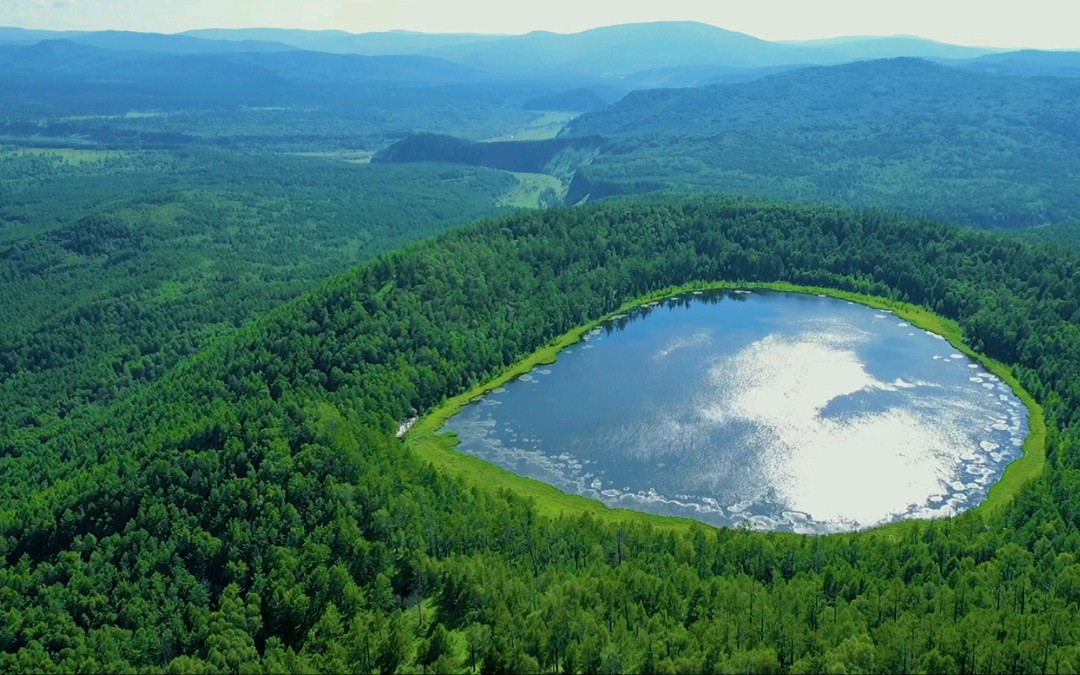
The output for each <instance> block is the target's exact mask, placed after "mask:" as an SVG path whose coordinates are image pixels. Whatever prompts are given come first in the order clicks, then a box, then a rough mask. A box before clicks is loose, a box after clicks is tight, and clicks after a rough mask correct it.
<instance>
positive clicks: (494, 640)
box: [0, 195, 1080, 673]
mask: <svg viewBox="0 0 1080 675" xmlns="http://www.w3.org/2000/svg"><path fill="white" fill-rule="evenodd" d="M1078 263H1080V258H1078V257H1077V255H1076V254H1075V253H1070V252H1068V251H1066V250H1063V249H1062V250H1056V249H1051V248H1049V247H1045V246H1033V245H1029V244H1027V243H1024V242H1020V241H1010V240H1006V239H1004V238H1001V237H998V236H994V235H990V234H984V233H979V232H974V231H968V230H963V229H959V228H956V227H951V226H946V225H940V224H933V223H927V222H919V221H913V220H909V219H902V218H898V217H895V216H887V215H882V214H877V213H854V212H850V211H844V210H839V209H833V208H824V207H811V206H797V207H796V206H789V205H783V204H777V203H769V202H757V201H746V200H732V199H722V198H715V197H701V196H693V195H676V196H664V197H656V198H652V199H648V200H645V199H635V200H622V201H614V202H609V203H604V204H600V205H594V206H589V207H585V208H577V209H571V210H552V211H545V212H534V213H526V214H521V215H515V216H512V217H508V218H504V219H502V220H497V221H488V222H485V223H482V224H479V225H476V226H471V227H468V228H465V229H462V230H458V231H455V232H452V233H449V234H444V235H441V236H439V237H437V238H435V239H433V240H429V241H425V242H421V243H418V244H413V245H410V246H408V247H406V248H405V249H403V250H401V251H398V252H394V253H389V254H385V255H383V256H382V257H380V258H378V259H377V260H375V261H374V262H372V263H370V264H367V265H365V266H363V267H361V268H359V269H357V270H355V271H354V272H351V273H349V274H347V275H345V276H342V277H339V278H336V279H335V280H333V281H332V282H330V283H328V284H326V285H325V286H323V287H321V288H320V289H319V290H317V291H316V292H314V293H311V294H308V295H306V296H303V297H302V298H300V299H298V300H296V301H294V302H292V303H290V304H288V305H286V306H284V307H282V308H280V309H278V310H275V311H274V312H272V313H270V314H268V315H265V316H263V317H261V318H259V319H257V320H255V321H253V322H252V323H250V324H248V325H247V326H245V327H243V328H241V329H240V330H239V331H237V332H236V333H234V334H232V335H229V336H225V337H223V338H221V339H219V340H216V341H214V342H213V343H212V344H211V345H210V347H209V348H208V349H207V350H205V351H203V352H201V353H199V354H198V355H197V356H195V357H194V358H192V359H189V360H187V361H185V362H184V363H182V364H181V365H179V366H178V367H177V368H175V369H173V370H172V371H170V372H169V373H168V374H167V375H165V377H164V378H163V379H162V380H161V381H160V382H159V383H156V384H154V385H151V386H148V387H146V388H143V389H140V390H138V391H135V392H133V393H131V394H130V395H129V396H127V397H126V398H124V399H122V400H119V401H118V402H116V403H115V404H113V405H111V406H109V407H108V408H107V409H106V410H103V411H102V412H101V414H100V415H97V416H95V417H94V418H92V419H87V418H81V419H72V420H70V421H67V422H66V423H64V424H61V425H59V426H57V427H54V428H51V429H49V430H48V432H40V433H35V432H34V431H33V430H28V431H26V432H25V433H21V434H18V435H16V436H13V437H11V438H9V439H7V440H5V441H4V443H3V445H2V446H0V555H2V556H3V558H4V565H3V566H2V567H0V576H2V577H3V579H2V583H0V588H2V589H5V590H4V592H0V613H2V615H3V616H4V621H3V622H2V623H0V669H3V670H22V671H46V670H52V669H60V670H65V671H69V670H76V669H81V670H109V671H119V670H128V669H140V670H147V669H164V670H165V671H166V672H199V671H203V672H220V671H226V670H228V671H239V670H243V671H250V672H256V671H265V672H285V671H292V672H304V671H325V672H345V671H353V670H355V671H359V672H375V671H378V672H384V673H387V672H397V671H407V672H413V671H418V670H422V669H427V670H431V671H434V672H446V671H455V670H456V671H463V670H472V669H481V670H483V671H485V672H504V671H514V672H529V671H546V672H551V671H565V672H589V673H592V672H617V671H630V672H649V671H654V672H704V671H739V672H774V671H782V672H813V671H821V670H830V671H832V672H883V671H884V672H894V671H895V672H942V671H956V672H1048V671H1070V670H1075V669H1077V668H1080V649H1078V647H1077V645H1078V644H1080V622H1078V621H1077V619H1076V616H1077V609H1078V604H1077V603H1080V563H1078V562H1077V555H1080V532H1078V530H1077V528H1078V525H1080V500H1078V499H1077V497H1076V495H1077V494H1080V472H1078V466H1077V463H1078V462H1077V457H1076V450H1077V442H1078V438H1080V377H1078V375H1080V373H1078V368H1080V329H1078V328H1077V325H1078V324H1080V278H1078V274H1080V272H1078V270H1080V265H1078ZM722 279H729V280H747V281H754V280H759V281H772V280H783V281H790V282H793V283H800V284H808V285H819V286H828V287H833V288H838V289H846V290H852V291H858V292H862V293H868V294H873V295H878V296H882V297H886V298H895V299H901V300H906V301H910V302H912V303H916V304H919V305H922V306H925V307H928V308H930V309H932V310H934V311H936V312H938V313H940V314H942V315H944V316H947V317H950V318H953V319H955V320H956V321H958V322H959V324H960V325H961V326H962V327H963V330H964V333H965V337H966V339H967V341H968V343H969V344H970V345H972V346H973V347H975V348H976V349H979V350H981V351H984V352H985V353H987V354H989V355H990V356H993V357H994V358H997V359H999V360H1001V361H1004V362H1006V363H1009V364H1011V365H1012V367H1013V369H1014V372H1015V373H1016V374H1017V375H1018V376H1019V378H1020V380H1021V381H1022V383H1023V384H1024V386H1025V387H1026V388H1027V389H1028V390H1029V391H1031V392H1032V393H1033V394H1034V395H1035V396H1036V397H1037V398H1038V399H1039V400H1040V401H1041V402H1042V403H1043V404H1044V406H1045V410H1046V416H1047V420H1048V423H1049V429H1048V435H1047V454H1048V460H1047V468H1046V470H1045V471H1044V473H1043V474H1042V475H1040V476H1039V477H1038V478H1037V479H1036V480H1034V481H1032V482H1031V483H1029V484H1028V485H1027V486H1026V487H1025V488H1024V489H1023V491H1022V492H1021V493H1020V495H1019V496H1018V497H1017V499H1016V501H1015V503H1014V504H1012V505H1011V507H1010V508H1008V509H1005V510H1003V511H1001V512H998V513H995V514H993V515H984V514H981V513H980V512H979V511H978V510H977V509H976V510H975V511H973V512H970V513H968V514H966V515H964V516H962V517H959V518H956V519H950V520H944V521H940V522H927V523H915V524H912V525H911V526H910V527H905V528H903V529H897V530H888V529H887V530H884V531H882V532H867V533H861V534H857V535H851V536H841V537H827V538H804V537H797V536H786V535H777V534H774V535H766V534H760V533H750V532H745V531H735V530H713V529H710V528H707V527H704V526H695V527H690V528H684V529H681V530H667V529H665V530H658V529H656V528H655V527H652V526H648V525H640V524H627V525H626V526H620V525H619V524H617V523H615V524H611V523H605V522H600V521H598V520H597V519H595V518H592V517H590V516H580V515H578V514H575V513H566V514H564V515H562V516H560V517H551V516H547V515H541V514H539V513H538V512H537V511H536V509H535V506H534V505H533V504H531V503H530V502H529V501H528V500H525V499H523V498H520V497H518V496H515V495H514V494H512V493H507V492H502V493H494V492H492V491H490V490H485V489H483V488H480V487H476V486H472V485H468V484H466V483H464V482H462V481H460V480H459V479H456V478H452V477H450V476H449V475H448V474H446V473H445V472H443V471H441V470H440V469H439V467H437V466H434V465H430V464H425V463H424V462H422V461H420V460H419V459H418V457H417V456H415V455H414V454H413V453H411V452H410V451H409V450H408V449H407V448H405V447H403V446H402V445H401V443H400V442H399V441H398V440H396V439H394V438H393V436H392V433H393V431H394V429H396V426H397V424H398V422H399V421H400V420H401V419H403V418H405V417H407V416H409V415H412V414H415V413H417V412H421V413H422V412H424V411H427V410H430V409H431V408H432V407H434V406H436V405H438V404H439V403H440V402H441V401H443V400H444V399H445V398H447V397H448V396H451V395H454V394H456V393H460V392H462V391H464V390H465V389H467V388H469V387H470V386H472V385H474V384H476V383H478V382H480V381H483V380H485V379H487V378H488V377H490V376H491V375H492V374H494V373H496V372H498V371H500V370H501V369H504V368H506V367H507V366H509V365H510V364H512V363H513V362H515V361H516V360H517V359H519V358H521V357H523V356H524V355H526V354H528V353H530V352H532V351H533V350H535V349H537V348H538V347H541V346H543V345H544V344H546V343H547V342H548V341H550V340H552V339H553V338H555V337H556V336H558V335H561V334H562V333H564V332H566V331H567V330H568V329H570V328H571V327H573V326H576V325H579V324H582V323H585V322H587V321H588V320H590V319H593V318H596V317H598V316H600V315H602V314H604V313H605V312H608V311H611V310H613V309H615V308H617V307H618V306H619V305H621V304H622V303H623V302H625V301H627V300H629V299H632V298H634V297H637V296H640V295H643V294H646V293H649V292H651V291H655V290H658V289H660V288H664V287H667V286H671V285H675V284H682V283H686V282H690V281H694V280H722ZM890 532H892V534H890Z"/></svg>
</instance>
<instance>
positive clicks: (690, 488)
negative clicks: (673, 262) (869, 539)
mask: <svg viewBox="0 0 1080 675" xmlns="http://www.w3.org/2000/svg"><path fill="white" fill-rule="evenodd" d="M725 298H727V299H726V300H725ZM732 298H734V299H732ZM890 317H892V318H893V319H895V317H894V316H893V315H891V314H887V313H886V314H883V313H882V312H881V311H880V310H872V309H869V308H867V307H864V306H861V305H854V304H851V303H846V302H843V301H838V300H834V299H830V298H820V297H812V296H805V295H800V294H784V293H753V294H747V293H743V294H739V295H727V294H711V295H710V294H706V295H704V296H695V297H694V298H693V299H692V300H690V299H682V300H676V301H673V302H670V303H667V304H664V305H659V306H657V307H652V308H646V309H642V310H636V311H635V312H632V313H630V315H629V316H627V317H620V318H619V319H618V320H616V321H615V322H614V323H611V324H608V325H607V326H605V327H604V330H596V331H593V332H592V333H591V334H590V336H589V340H588V346H589V347H591V348H592V349H590V350H589V351H585V350H578V351H577V352H576V353H575V352H571V353H569V354H568V353H567V352H566V351H564V352H563V354H561V355H560V357H559V360H558V361H557V362H556V363H555V364H552V365H549V366H545V367H544V368H543V369H540V370H536V371H534V372H533V373H532V375H531V376H528V377H522V378H519V379H518V381H515V382H512V383H510V384H508V385H506V387H505V388H500V390H496V391H494V392H492V393H490V394H488V395H487V396H485V397H484V400H482V401H479V402H477V403H474V404H470V405H469V406H466V407H465V408H463V409H462V411H461V412H460V413H459V414H458V415H457V416H456V417H454V418H453V419H451V420H450V422H448V424H447V429H448V430H452V431H455V432H457V433H458V435H459V437H460V439H461V445H460V449H461V450H462V451H464V452H468V453H470V454H475V455H477V456H480V457H482V458H484V459H487V460H488V461H492V462H495V463H497V464H499V465H501V466H503V467H505V468H508V469H510V470H512V471H516V472H518V473H521V474H523V475H527V476H530V477H533V478H537V479H539V480H544V481H546V482H549V483H551V484H553V485H555V486H557V487H559V488H561V489H563V490H565V491H567V492H571V493H578V494H582V495H585V496H588V497H592V498H594V499H599V500H601V501H604V502H606V503H608V504H611V505H613V506H620V507H625V508H634V509H640V510H645V511H651V512H654V513H660V514H667V515H683V516H688V517H692V518H697V519H699V520H702V521H704V522H708V523H712V524H715V525H723V526H749V527H753V528H757V529H785V530H794V531H797V532H807V533H826V532H836V531H846V530H852V529H859V528H865V527H870V526H874V525H878V524H883V523H887V522H891V521H894V520H899V519H903V518H911V517H920V518H931V517H940V516H946V515H952V514H955V513H957V512H959V511H961V510H963V509H965V508H969V507H970V506H972V505H974V504H976V503H978V502H979V501H981V500H982V499H984V498H985V495H986V491H987V490H988V489H989V486H990V485H991V484H992V483H993V482H994V481H996V480H997V479H998V478H999V477H1000V475H1001V472H1002V471H1003V470H1004V467H1005V465H1006V464H1007V463H1008V462H1009V461H1011V460H1012V459H1015V458H1016V457H1017V456H1019V448H1020V446H1021V445H1022V443H1023V438H1024V436H1025V435H1026V433H1027V418H1026V410H1025V409H1024V408H1023V406H1022V404H1020V402H1019V399H1017V398H1016V396H1015V394H1014V393H1013V392H1012V391H1011V390H1009V389H1008V387H1007V386H1006V385H1005V384H1004V383H1002V382H1001V381H1000V380H999V379H998V378H996V377H995V376H994V375H993V374H991V373H989V372H987V371H985V370H984V369H983V368H982V367H981V366H980V365H978V364H977V363H974V362H971V361H970V360H969V359H968V358H967V357H966V356H964V355H963V354H959V353H957V352H956V351H955V350H954V349H952V348H951V346H950V345H948V343H947V342H944V341H942V340H941V339H940V336H936V335H933V334H930V333H927V332H925V331H918V330H915V331H914V332H913V331H912V328H911V326H910V325H909V324H907V323H906V322H897V321H895V320H894V321H882V319H886V318H890Z"/></svg>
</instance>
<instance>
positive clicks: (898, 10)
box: [0, 0, 1080, 49]
mask: <svg viewBox="0 0 1080 675" xmlns="http://www.w3.org/2000/svg"><path fill="white" fill-rule="evenodd" d="M1078 18H1080V3H1078V2H1077V1H1076V0H1025V1H1024V2H1017V1H1016V0H991V1H990V2H987V1H986V0H739V1H737V2H736V1H732V0H714V1H712V2H708V1H706V0H663V1H662V2H650V3H640V2H633V1H630V2H628V1H627V0H619V1H616V0H593V1H589V0H544V1H543V2H536V1H535V0H530V1H525V0H461V1H451V0H302V1H298V0H0V26H17V27H23V28H45V29H55V30H106V29H119V30H137V31H147V32H159V33H174V32H180V31H184V30H190V29H194V28H243V27H280V28H305V29H337V30H345V31H349V32H353V33H364V32H371V31H385V30H393V29H406V30H415V31H423V32H428V33H509V34H520V33H527V32H529V31H531V30H549V31H554V32H558V33H573V32H577V31H581V30H587V29H589V28H596V27H598V26H607V25H613V24H621V23H638V22H645V21H701V22H703V23H709V24H713V25H715V26H719V27H721V28H726V29H728V30H735V31H739V32H743V33H749V34H750V35H754V36H756V37H760V38H763V39H767V40H806V39H815V38H829V37H837V36H849V35H901V34H903V35H919V36H921V37H925V38H930V39H934V40H940V41H942V42H951V43H954V44H965V45H980V46H996V47H1014V48H1019V47H1028V48H1036V49H1080V30H1077V28H1076V26H1078V25H1080V20H1078Z"/></svg>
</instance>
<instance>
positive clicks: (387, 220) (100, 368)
mask: <svg viewBox="0 0 1080 675" xmlns="http://www.w3.org/2000/svg"><path fill="white" fill-rule="evenodd" d="M73 156H74V157H78V158H79V160H78V163H75V161H72V160H69V159H68V158H70V157H73ZM94 156H95V155H87V154H86V153H85V152H84V153H83V154H77V153H75V154H73V153H72V152H70V151H69V152H68V153H67V154H65V153H60V152H54V153H49V152H38V153H27V152H26V151H25V150H8V151H3V152H0V284H2V285H3V289H4V292H3V293H2V294H0V316H3V317H4V320H3V321H2V322H0V346H2V348H0V443H3V442H5V441H8V440H10V438H11V435H12V434H13V433H15V431H16V430H17V429H22V431H23V432H28V433H30V434H31V435H33V434H36V433H41V432H42V430H45V431H48V430H50V429H52V428H53V427H54V426H56V424H58V423H60V421H61V420H62V419H64V418H66V417H68V416H70V415H76V416H86V415H94V414H98V412H99V411H100V410H102V409H103V408H104V407H105V406H107V405H108V404H110V403H111V402H113V401H115V400H116V399H117V398H123V397H124V396H125V395H126V394H127V393H129V392H130V391H131V390H132V389H135V388H139V387H141V386H144V385H145V384H146V383H148V382H153V381H156V380H157V379H159V378H160V377H161V376H162V375H163V374H164V373H165V372H167V371H168V370H169V369H170V368H172V367H173V366H174V365H176V363H177V362H179V361H180V360H181V359H183V358H185V357H187V356H190V355H192V354H194V353H196V352H198V351H199V350H200V349H201V348H202V347H203V346H204V345H205V344H207V342H208V341H210V340H211V339H212V338H213V337H214V336H217V335H220V334H222V333H227V332H229V331H231V330H233V329H235V328H236V327H237V326H240V325H242V324H243V323H245V322H246V321H248V320H249V319H251V318H252V317H255V316H258V315H260V314H262V313H265V312H267V311H269V310H271V309H272V308H274V307H275V306H277V305H279V304H281V303H282V302H284V301H286V300H289V299H292V298H295V297H296V296H298V295H300V294H301V293H303V292H305V291H307V290H308V289H310V288H311V287H313V286H315V285H317V284H318V283H320V282H322V281H324V280H325V279H328V278H330V277H331V276H334V275H336V274H339V273H341V272H342V271H344V270H346V269H349V268H350V267H353V266H355V265H357V264H359V263H361V262H363V261H366V260H369V259H371V258H373V257H375V256H376V255H379V254H381V253H384V252H386V251H389V250H392V249H394V248H397V247H400V246H402V245H404V244H407V243H409V242H412V241H415V240H417V239H422V238H424V237H428V236H431V235H433V234H436V233H439V232H442V231H444V230H446V229H449V228H451V227H454V226H458V225H462V224H465V223H468V222H470V221H473V220H476V219H477V218H479V217H482V216H487V215H492V214H495V213H498V212H500V211H502V210H503V209H501V208H499V206H498V205H499V203H500V202H501V201H502V200H503V199H505V195H506V194H509V193H511V192H513V191H515V190H517V189H518V185H519V181H518V179H516V178H515V177H513V176H511V175H509V174H505V173H499V172H495V171H488V170H484V169H471V168H461V167H445V166H444V167H435V166H430V165H427V166H420V165H411V166H396V167H373V166H357V165H352V164H348V163H345V162H338V161H332V160H322V159H306V158H295V157H283V156H270V155H242V154H227V153H222V152H206V151H201V152H194V153H187V154H184V153H166V152H143V153H125V154H120V153H112V154H109V153H99V154H98V155H96V156H97V157H98V159H96V160H95V159H92V157H94Z"/></svg>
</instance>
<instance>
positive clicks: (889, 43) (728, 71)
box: [0, 22, 1076, 88]
mask: <svg viewBox="0 0 1080 675" xmlns="http://www.w3.org/2000/svg"><path fill="white" fill-rule="evenodd" d="M46 39H63V40H69V41H72V42H75V43H78V44H82V45H87V46H92V47H100V48H105V49H112V50H126V51H139V52H157V53H168V54H222V53H236V52H264V53H265V52H283V51H289V50H307V51H318V52H328V53H337V54H355V55H364V56H427V57H432V58H438V59H442V60H445V61H449V62H452V63H456V64H459V65H464V66H468V67H470V68H475V69H477V70H482V71H486V72H489V73H495V74H500V75H503V76H507V75H510V76H513V77H515V78H519V79H520V78H525V77H532V78H544V79H549V80H550V79H563V80H581V79H582V78H586V79H594V80H595V79H604V80H607V81H609V82H610V81H611V80H616V81H617V80H622V79H625V80H626V84H627V85H628V86H630V87H631V88H636V87H653V86H697V85H701V84H710V83H717V82H733V81H745V80H747V79H752V78H754V77H760V76H761V75H764V74H768V73H771V72H776V71H777V70H781V69H790V68H793V67H801V66H807V65H835V64H839V63H846V62H850V61H856V60H867V59H880V58H893V57H898V56H912V57H918V58H925V59H931V60H937V61H971V60H973V59H979V58H980V57H994V58H993V59H992V60H990V61H987V62H986V63H985V64H982V65H979V66H976V68H977V69H985V70H989V69H992V68H999V69H1002V71H1003V72H1010V73H1015V74H1021V73H1022V74H1047V75H1069V76H1071V75H1073V74H1074V73H1073V68H1074V66H1073V65H1069V64H1071V63H1074V62H1075V61H1074V57H1075V55H1076V53H1075V52H1073V53H1069V52H1034V53H1033V52H1024V53H1025V54H1026V56H1023V57H1019V58H1020V59H1021V60H1022V62H1023V66H1019V65H1015V64H1014V61H1013V58H1012V57H1010V56H1009V53H1005V52H1004V50H1001V49H992V48H984V47H965V46H959V45H952V44H946V43H941V42H936V41H933V40H926V39H923V38H919V37H914V36H891V37H848V38H832V39H828V40H812V41H803V42H770V41H767V40H761V39H759V38H756V37H753V36H750V35H746V34H744V33H738V32H734V31H729V30H724V29H722V28H717V27H715V26H711V25H708V24H703V23H695V22H657V23H643V24H625V25H619V26H608V27H604V28H596V29H593V30H587V31H583V32H580V33H571V34H560V33H549V32H543V31H537V32H532V33H527V34H525V35H479V34H430V33H416V32H411V31H388V32H380V33H359V34H355V33H347V32H343V31H308V30H294V29H281V28H250V29H203V30H193V31H188V32H186V33H183V34H177V35H163V34H156V33H132V32H126V31H104V32H72V31H64V32H50V31H40V30H24V29H19V28H0V44H4V43H6V44H30V43H33V42H39V41H41V40H46ZM1013 53H1015V52H1013ZM1062 60H1064V61H1066V62H1067V64H1066V65H1065V66H1063V65H1062V64H1061V63H1060V61H1062Z"/></svg>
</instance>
